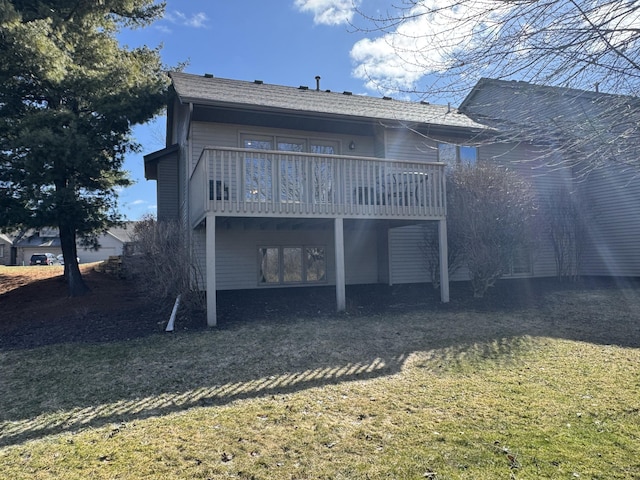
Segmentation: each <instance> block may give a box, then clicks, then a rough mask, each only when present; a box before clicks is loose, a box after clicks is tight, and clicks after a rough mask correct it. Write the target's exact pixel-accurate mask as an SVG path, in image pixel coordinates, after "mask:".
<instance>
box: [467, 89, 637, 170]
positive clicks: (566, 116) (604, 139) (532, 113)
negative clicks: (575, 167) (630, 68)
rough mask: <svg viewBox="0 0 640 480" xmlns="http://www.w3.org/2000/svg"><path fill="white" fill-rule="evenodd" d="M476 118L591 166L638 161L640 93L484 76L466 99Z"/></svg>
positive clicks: (511, 136)
mask: <svg viewBox="0 0 640 480" xmlns="http://www.w3.org/2000/svg"><path fill="white" fill-rule="evenodd" d="M460 110H462V111H463V112H465V113H466V114H467V115H469V116H470V117H472V118H473V119H474V120H476V121H478V122H482V123H486V124H488V125H491V126H492V127H494V128H496V131H500V132H501V136H502V137H503V139H506V141H514V140H520V141H528V142H531V143H533V144H535V145H537V146H540V147H543V150H542V151H541V152H542V154H544V155H553V154H554V152H556V151H557V149H558V148H559V149H561V150H562V151H563V152H565V153H567V154H568V155H570V156H572V157H573V159H574V161H575V162H576V164H577V163H580V162H583V163H584V161H585V160H586V159H588V160H589V162H587V163H585V165H588V166H590V167H592V166H595V165H607V164H608V163H609V161H611V160H613V161H615V163H617V164H620V165H634V166H635V165H637V158H638V156H639V155H640V152H639V148H640V145H639V144H638V141H637V138H638V136H639V135H640V99H638V98H636V97H631V96H625V95H612V94H608V93H601V92H595V91H587V90H577V89H573V88H562V87H551V86H544V85H534V84H531V83H527V82H516V81H505V80H494V79H489V78H483V79H481V80H480V81H478V83H477V84H476V86H475V87H474V88H473V90H472V91H471V92H470V93H469V95H468V96H467V98H465V99H464V101H463V102H462V104H461V105H460ZM587 170H588V169H587Z"/></svg>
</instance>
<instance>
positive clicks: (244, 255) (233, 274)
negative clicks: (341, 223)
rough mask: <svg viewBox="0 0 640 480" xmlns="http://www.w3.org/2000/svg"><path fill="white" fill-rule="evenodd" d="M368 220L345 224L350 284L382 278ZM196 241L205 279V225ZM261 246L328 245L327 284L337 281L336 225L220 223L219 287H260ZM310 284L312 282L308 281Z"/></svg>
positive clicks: (200, 268) (195, 251)
mask: <svg viewBox="0 0 640 480" xmlns="http://www.w3.org/2000/svg"><path fill="white" fill-rule="evenodd" d="M365 223H366V222H354V223H353V224H351V223H350V224H348V225H346V226H345V270H346V272H345V277H346V283H347V284H367V283H377V281H378V263H377V258H378V252H377V231H376V230H375V229H374V228H373V227H370V226H367V225H365ZM192 241H193V251H194V254H195V258H196V263H197V271H198V273H197V275H198V276H200V275H202V278H203V279H204V276H205V275H204V272H205V264H204V258H205V247H206V245H205V230H204V228H199V229H196V230H195V231H194V234H193V240H192ZM261 246H264V247H269V246H273V247H275V246H324V247H325V253H326V258H327V282H326V283H325V285H335V247H334V238H333V229H332V228H314V229H307V230H261V229H258V228H255V227H252V226H248V228H246V229H243V228H229V229H227V228H225V226H224V225H218V226H217V228H216V287H217V289H218V290H236V289H252V288H259V287H258V248H259V247H261ZM198 259H199V260H198ZM204 280H205V281H204V282H198V283H199V284H200V286H201V287H202V288H204V287H205V286H206V279H204ZM309 285H311V284H307V286H309ZM315 285H318V284H315ZM287 286H291V285H287ZM260 288H264V287H260Z"/></svg>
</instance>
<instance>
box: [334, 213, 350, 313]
mask: <svg viewBox="0 0 640 480" xmlns="http://www.w3.org/2000/svg"><path fill="white" fill-rule="evenodd" d="M333 235H334V240H335V246H336V301H337V309H338V312H344V311H345V310H346V308H347V300H346V292H345V275H344V224H343V219H342V218H336V219H335V220H334V228H333Z"/></svg>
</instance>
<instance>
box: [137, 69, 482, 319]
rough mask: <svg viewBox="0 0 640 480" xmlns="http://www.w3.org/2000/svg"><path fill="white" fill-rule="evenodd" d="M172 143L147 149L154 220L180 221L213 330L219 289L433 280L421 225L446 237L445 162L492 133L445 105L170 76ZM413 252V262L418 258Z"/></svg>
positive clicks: (341, 293)
mask: <svg viewBox="0 0 640 480" xmlns="http://www.w3.org/2000/svg"><path fill="white" fill-rule="evenodd" d="M170 77H171V82H172V85H171V98H170V100H169V104H168V109H167V143H166V148H164V149H163V150H160V151H157V152H154V153H151V154H149V155H147V156H145V176H146V178H147V179H150V180H156V181H157V196H158V213H157V215H158V220H171V219H173V220H176V221H179V222H180V223H181V224H182V225H184V226H185V228H186V231H187V232H188V239H189V245H190V248H191V249H192V252H193V254H194V257H195V258H197V259H199V260H200V270H201V274H200V275H199V276H198V277H199V278H198V281H199V282H200V286H201V288H203V289H206V292H207V321H208V323H209V325H215V324H216V322H217V318H216V291H217V290H226V289H258V288H278V287H305V286H313V285H331V286H335V288H336V304H337V309H338V310H343V309H344V308H345V304H346V298H345V285H347V284H375V283H385V284H395V283H408V282H426V281H428V274H427V269H426V268H425V266H424V263H423V262H422V261H421V260H420V240H421V235H422V234H421V228H420V226H422V225H425V224H427V223H429V222H431V223H433V222H436V224H437V225H439V231H440V234H439V235H440V237H439V238H440V258H441V259H442V261H441V265H442V267H443V268H442V270H441V276H442V277H441V278H442V279H443V281H442V282H441V283H442V286H441V291H440V295H441V299H442V301H443V302H446V301H448V296H449V292H448V274H447V269H446V258H447V250H446V248H447V242H446V202H445V192H444V175H445V164H444V163H442V162H440V161H439V160H441V157H443V156H445V157H447V158H448V159H451V158H453V159H456V158H457V159H459V158H460V157H465V158H466V159H468V160H473V161H475V160H476V159H477V156H478V149H477V148H476V147H475V146H473V142H474V141H477V139H478V138H481V137H482V136H483V135H485V134H486V133H487V132H489V131H490V130H491V129H490V128H488V127H486V126H484V125H482V124H480V123H478V122H475V121H473V120H472V119H470V118H469V117H468V116H466V115H464V114H461V113H460V112H458V111H457V110H455V109H453V108H451V107H450V106H439V105H430V104H428V103H426V102H422V103H413V102H405V101H398V100H395V99H392V98H388V97H382V98H372V97H366V96H359V95H353V94H352V93H351V92H331V91H327V90H323V89H321V88H320V78H319V77H318V78H317V79H316V85H315V88H309V87H307V86H304V85H303V86H300V87H285V86H278V85H270V84H266V83H264V82H262V81H260V80H256V81H253V82H247V81H238V80H229V79H223V78H215V77H213V76H212V75H204V76H198V75H191V74H186V73H178V72H173V73H171V74H170ZM416 255H418V257H416Z"/></svg>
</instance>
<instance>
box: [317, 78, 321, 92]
mask: <svg viewBox="0 0 640 480" xmlns="http://www.w3.org/2000/svg"><path fill="white" fill-rule="evenodd" d="M319 91H320V75H316V92H319Z"/></svg>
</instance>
